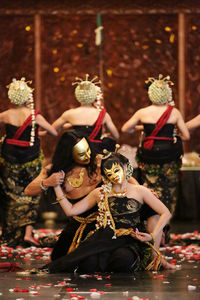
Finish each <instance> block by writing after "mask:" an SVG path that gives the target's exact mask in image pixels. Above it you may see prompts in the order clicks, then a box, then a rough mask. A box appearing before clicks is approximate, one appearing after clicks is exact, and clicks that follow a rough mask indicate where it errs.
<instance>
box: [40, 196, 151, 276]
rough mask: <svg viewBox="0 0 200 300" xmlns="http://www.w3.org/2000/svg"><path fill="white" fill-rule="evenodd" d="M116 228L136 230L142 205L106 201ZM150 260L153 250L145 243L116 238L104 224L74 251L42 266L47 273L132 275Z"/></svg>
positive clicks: (126, 200) (129, 200) (112, 199)
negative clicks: (120, 273)
mask: <svg viewBox="0 0 200 300" xmlns="http://www.w3.org/2000/svg"><path fill="white" fill-rule="evenodd" d="M108 201H109V207H110V212H111V214H112V217H113V219H114V222H115V227H116V229H117V230H118V229H120V228H126V229H129V228H132V229H135V228H138V229H139V230H141V229H142V230H143V228H142V224H141V223H140V210H141V207H142V204H141V203H140V202H138V201H137V200H135V199H132V198H127V197H124V198H119V197H110V198H108ZM151 260H152V250H151V248H150V247H149V246H148V245H147V244H146V243H141V242H140V241H138V240H136V239H134V238H133V237H131V236H130V235H122V236H119V237H117V238H115V236H114V231H113V230H112V229H111V228H110V227H109V226H108V225H107V226H106V227H105V228H103V227H101V228H100V229H98V230H96V231H95V232H94V233H93V234H92V235H89V237H88V238H87V239H86V240H85V241H83V242H82V243H81V244H80V245H79V247H78V248H77V249H75V250H74V251H73V252H71V253H69V254H68V255H67V254H66V255H64V256H62V257H60V258H58V259H56V260H54V261H53V262H51V263H49V264H48V265H45V266H44V267H43V269H44V268H48V270H49V272H50V273H59V272H70V273H71V272H74V271H75V270H76V269H77V268H78V272H83V273H84V272H89V273H93V272H98V271H99V272H106V271H108V272H111V271H113V272H132V271H136V270H141V269H145V267H146V266H147V265H148V264H149V263H150V262H151Z"/></svg>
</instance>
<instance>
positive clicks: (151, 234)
mask: <svg viewBox="0 0 200 300" xmlns="http://www.w3.org/2000/svg"><path fill="white" fill-rule="evenodd" d="M149 234H150V236H151V237H152V242H153V244H154V243H155V240H154V235H153V233H151V232H150V233H149Z"/></svg>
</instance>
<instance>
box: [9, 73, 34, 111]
mask: <svg viewBox="0 0 200 300" xmlns="http://www.w3.org/2000/svg"><path fill="white" fill-rule="evenodd" d="M27 83H32V82H31V81H27V82H25V78H24V77H22V78H21V79H20V80H16V79H15V78H13V80H12V82H11V83H10V84H9V85H7V88H8V89H9V90H8V98H9V99H10V101H11V103H13V104H15V105H22V104H24V103H26V102H27V101H30V100H31V98H32V93H33V89H32V88H30V87H29V86H28V84H27Z"/></svg>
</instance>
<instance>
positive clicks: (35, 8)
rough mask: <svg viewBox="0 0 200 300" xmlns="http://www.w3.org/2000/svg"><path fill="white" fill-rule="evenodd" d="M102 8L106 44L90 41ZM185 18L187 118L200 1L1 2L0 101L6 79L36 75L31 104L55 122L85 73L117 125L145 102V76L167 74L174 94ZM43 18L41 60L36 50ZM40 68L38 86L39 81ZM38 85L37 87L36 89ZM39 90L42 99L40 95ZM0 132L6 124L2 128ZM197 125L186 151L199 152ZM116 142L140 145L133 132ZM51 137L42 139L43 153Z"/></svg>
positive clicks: (196, 83) (197, 58) (193, 103)
mask: <svg viewBox="0 0 200 300" xmlns="http://www.w3.org/2000/svg"><path fill="white" fill-rule="evenodd" d="M99 12H100V13H101V21H102V25H103V27H104V29H103V42H102V45H101V47H97V46H96V45H95V33H94V30H95V28H96V27H97V23H96V16H97V13H99ZM180 14H183V15H184V23H185V29H184V34H185V58H184V59H185V63H186V68H185V74H184V81H185V82H184V83H185V99H184V100H183V101H184V102H185V103H184V109H182V113H183V115H185V119H186V121H187V120H190V119H191V118H193V117H194V116H196V115H197V114H198V113H200V105H199V98H200V97H199V96H200V80H199V79H200V74H199V69H200V51H199V50H200V2H199V1H150V0H147V1H143V0H140V1H127V0H124V1H112V0H110V1H103V0H101V1H81V0H80V1H76V0H75V1H74V0H71V1H58V0H56V1H48V0H43V1H42V0H41V1H22V0H21V1H20V0H15V1H4V0H3V1H2V0H1V3H0V39H1V44H0V95H1V97H0V107H1V111H3V110H5V109H7V108H8V105H9V101H8V98H7V89H6V85H7V84H8V83H10V81H11V80H12V78H13V77H16V78H21V77H22V76H25V77H26V79H27V80H28V79H29V80H33V84H32V86H33V87H34V88H35V102H36V107H37V108H39V109H40V110H41V112H42V114H43V115H44V116H45V117H46V118H47V120H48V121H49V122H50V123H52V122H53V121H54V120H55V119H56V118H57V117H59V116H60V115H61V113H62V112H63V111H65V110H67V109H69V108H71V107H75V106H76V105H77V102H76V100H75V97H74V87H72V85H71V83H72V82H73V81H74V78H75V77H76V76H79V77H82V78H83V77H84V76H85V74H86V73H89V74H90V75H91V78H92V77H93V76H94V75H99V76H100V77H101V79H102V80H103V84H102V88H103V90H104V99H105V106H106V108H107V110H108V112H109V113H110V115H111V116H112V118H113V121H114V123H115V124H116V126H117V127H118V129H119V130H120V128H121V126H122V125H123V123H124V122H125V121H126V120H128V119H129V118H130V117H131V116H132V114H133V113H134V112H135V111H136V110H137V109H139V108H141V107H144V106H146V105H148V104H149V102H148V97H147V92H146V90H145V89H144V81H145V80H146V79H147V78H148V77H149V76H158V74H159V73H161V74H163V75H168V74H169V75H170V76H171V80H172V81H173V82H174V84H175V85H174V88H173V97H174V100H175V103H176V106H177V107H179V105H180V101H179V94H178V75H179V74H178V67H179V66H178V64H180V63H181V61H180V58H179V57H178V34H180V32H179V31H178V19H179V15H180ZM38 17H39V19H40V28H39V32H40V49H39V53H40V60H39V62H38V59H37V57H36V51H35V47H36V45H35V43H36V37H35V34H36V32H35V26H36V18H38ZM36 67H37V68H39V71H40V76H39V86H38V83H37V82H35V81H36V80H35V79H36V78H35V77H36ZM39 88H40V91H38V89H39ZM37 95H39V97H38V96H37ZM1 131H3V129H2V128H1ZM198 136H199V130H196V131H195V133H194V134H192V138H191V141H190V142H189V143H187V145H186V149H187V151H192V150H196V151H199V150H200V143H199V138H198ZM120 143H127V144H130V145H132V146H137V144H138V134H137V133H135V134H134V135H133V134H132V135H129V134H121V138H120ZM55 144H56V140H55V139H53V138H49V137H47V138H42V148H43V150H44V153H45V155H46V156H51V154H52V151H53V148H54V147H55Z"/></svg>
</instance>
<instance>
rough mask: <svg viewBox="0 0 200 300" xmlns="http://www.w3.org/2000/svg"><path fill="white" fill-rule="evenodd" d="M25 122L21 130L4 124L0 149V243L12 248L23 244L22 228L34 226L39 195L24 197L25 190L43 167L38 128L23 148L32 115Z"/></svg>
mask: <svg viewBox="0 0 200 300" xmlns="http://www.w3.org/2000/svg"><path fill="white" fill-rule="evenodd" d="M37 113H39V112H37ZM27 120H28V122H27ZM27 120H26V121H25V122H24V124H23V125H22V126H20V127H17V126H13V125H11V124H6V137H5V138H4V140H3V144H2V145H1V149H0V152H1V156H0V202H1V207H2V210H3V216H2V217H3V224H2V225H3V226H2V237H1V243H2V244H6V245H8V246H12V247H15V246H17V245H19V244H20V243H22V242H23V237H24V233H25V228H26V226H27V225H34V224H35V222H36V219H37V216H38V209H39V199H40V196H33V197H29V196H25V195H24V189H25V187H26V186H27V185H28V184H29V183H30V182H31V181H32V180H33V179H34V178H35V177H37V176H38V174H39V173H40V171H41V168H42V154H41V153H40V141H39V139H38V137H37V128H36V136H35V142H34V145H33V146H23V145H28V144H29V142H28V141H30V132H31V125H29V123H30V122H31V116H29V118H27ZM25 123H26V124H25ZM27 124H28V125H27ZM16 133H18V134H17V135H16ZM16 136H17V137H16ZM15 137H16V138H15ZM8 141H10V142H9V143H8ZM12 143H13V144H12Z"/></svg>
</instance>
